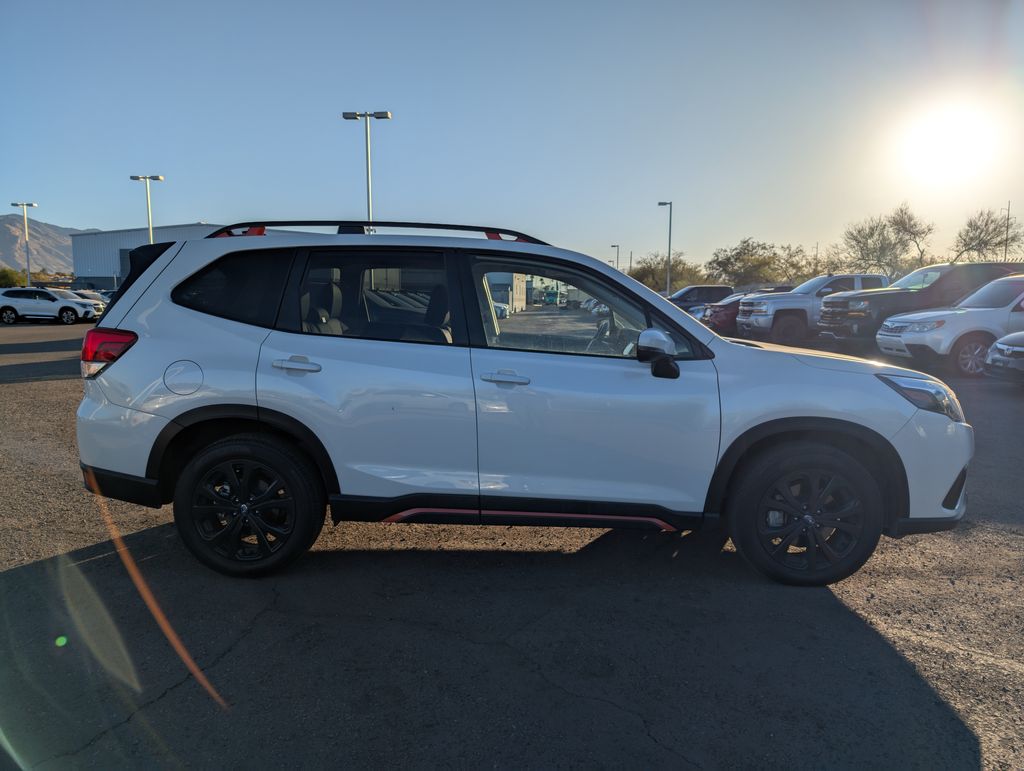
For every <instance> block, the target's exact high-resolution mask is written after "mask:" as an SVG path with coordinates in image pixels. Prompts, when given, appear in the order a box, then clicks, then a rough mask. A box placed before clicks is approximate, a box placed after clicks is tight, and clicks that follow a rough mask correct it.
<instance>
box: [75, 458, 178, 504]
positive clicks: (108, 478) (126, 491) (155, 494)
mask: <svg viewBox="0 0 1024 771" xmlns="http://www.w3.org/2000/svg"><path fill="white" fill-rule="evenodd" d="M80 465H81V467H82V478H83V481H84V484H85V489H86V490H88V491H89V492H91V493H95V494H96V495H102V496H104V497H106V498H115V499H116V500H119V501H127V502H128V503H138V504H140V505H142V506H149V507H151V508H154V509H159V508H160V507H161V506H162V505H163V502H162V501H161V500H160V483H159V482H158V481H157V480H155V479H146V478H144V477H135V476H131V475H130V474H119V473H118V472H116V471H107V470H106V469H101V468H93V467H92V466H86V465H85V464H84V463H82V464H80Z"/></svg>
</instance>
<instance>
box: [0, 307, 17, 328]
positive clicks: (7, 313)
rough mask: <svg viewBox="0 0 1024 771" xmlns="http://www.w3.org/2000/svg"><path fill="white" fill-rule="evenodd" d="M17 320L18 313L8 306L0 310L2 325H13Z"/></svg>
mask: <svg viewBox="0 0 1024 771" xmlns="http://www.w3.org/2000/svg"><path fill="white" fill-rule="evenodd" d="M17 320H18V312H17V311H16V310H14V308H11V307H10V306H4V307H3V308H0V322H3V323H4V324H14V323H15V322H17Z"/></svg>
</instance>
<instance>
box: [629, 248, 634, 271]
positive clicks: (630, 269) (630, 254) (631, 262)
mask: <svg viewBox="0 0 1024 771" xmlns="http://www.w3.org/2000/svg"><path fill="white" fill-rule="evenodd" d="M629 272H630V273H632V272H633V250H632V249H630V250H629Z"/></svg>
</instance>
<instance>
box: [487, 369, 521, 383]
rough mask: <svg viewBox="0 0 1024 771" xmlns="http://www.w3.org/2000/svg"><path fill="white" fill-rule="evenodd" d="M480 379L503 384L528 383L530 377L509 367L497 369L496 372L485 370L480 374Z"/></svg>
mask: <svg viewBox="0 0 1024 771" xmlns="http://www.w3.org/2000/svg"><path fill="white" fill-rule="evenodd" d="M480 379H481V380H485V381H487V382H488V383H504V384H505V385H529V384H530V378H528V377H526V376H524V375H517V374H516V373H515V372H513V371H512V370H510V369H499V370H498V371H497V372H485V373H483V374H482V375H481V376H480Z"/></svg>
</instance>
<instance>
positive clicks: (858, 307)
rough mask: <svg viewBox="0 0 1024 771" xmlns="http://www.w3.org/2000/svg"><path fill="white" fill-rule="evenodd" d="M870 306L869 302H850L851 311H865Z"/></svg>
mask: <svg viewBox="0 0 1024 771" xmlns="http://www.w3.org/2000/svg"><path fill="white" fill-rule="evenodd" d="M870 305H871V301H870V300H850V310H851V311H865V310H867V309H868V306H870Z"/></svg>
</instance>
